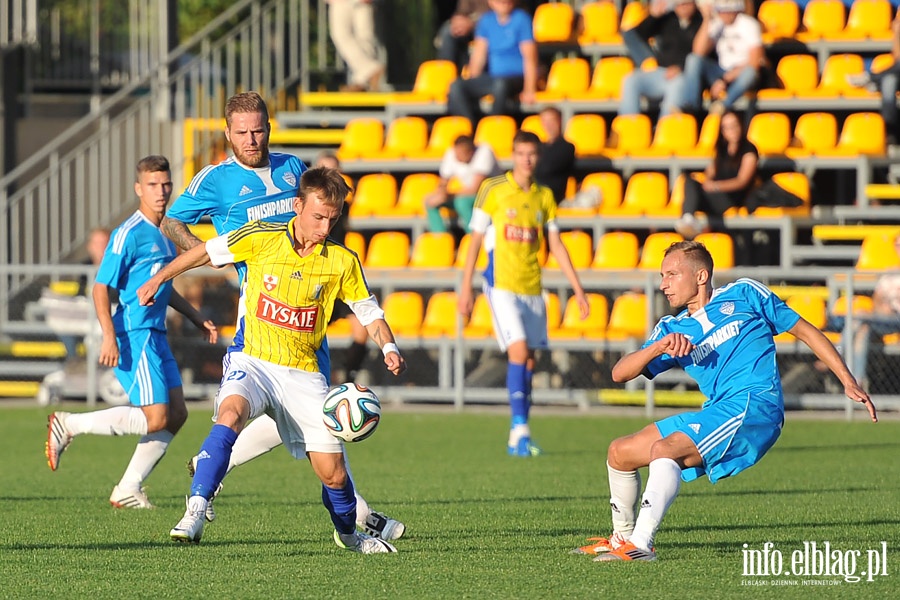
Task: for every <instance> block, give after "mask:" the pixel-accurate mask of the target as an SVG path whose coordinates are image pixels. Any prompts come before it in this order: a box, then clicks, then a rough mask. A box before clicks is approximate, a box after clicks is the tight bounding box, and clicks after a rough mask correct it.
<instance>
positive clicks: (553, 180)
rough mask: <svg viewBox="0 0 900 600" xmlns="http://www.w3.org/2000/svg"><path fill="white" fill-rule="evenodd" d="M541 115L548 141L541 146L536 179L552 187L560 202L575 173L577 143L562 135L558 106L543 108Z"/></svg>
mask: <svg viewBox="0 0 900 600" xmlns="http://www.w3.org/2000/svg"><path fill="white" fill-rule="evenodd" d="M540 115H541V124H542V125H543V126H544V131H545V132H547V141H546V142H544V144H543V145H542V146H541V153H540V155H539V156H538V161H537V165H536V166H535V167H534V180H535V181H537V182H538V183H539V184H541V185H545V186H547V187H548V188H550V189H551V190H552V191H553V199H554V200H556V203H557V204H559V203H560V202H562V201H563V200H565V199H566V186H567V185H568V183H569V177H572V176H573V175H575V145H574V144H573V143H572V142H570V141H568V140H567V139H566V138H564V137H563V135H562V113H560V112H559V109H558V108H556V107H554V106H548V107H546V108H543V109H541V112H540Z"/></svg>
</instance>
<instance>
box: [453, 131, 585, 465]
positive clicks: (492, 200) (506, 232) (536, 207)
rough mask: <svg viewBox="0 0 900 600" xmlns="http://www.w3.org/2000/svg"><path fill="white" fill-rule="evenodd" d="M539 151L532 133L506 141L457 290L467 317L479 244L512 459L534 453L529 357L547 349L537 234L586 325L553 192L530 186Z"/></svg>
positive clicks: (476, 217) (478, 209) (475, 221)
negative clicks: (505, 168) (501, 169)
mask: <svg viewBox="0 0 900 600" xmlns="http://www.w3.org/2000/svg"><path fill="white" fill-rule="evenodd" d="M540 146H541V142H540V140H539V139H538V137H537V136H536V135H535V134H533V133H531V132H527V131H519V132H518V133H516V136H515V137H514V138H513V168H512V171H509V172H507V173H506V174H504V175H499V176H497V177H492V178H490V179H487V180H485V181H484V182H483V183H482V184H481V188H480V189H479V190H478V196H477V197H476V199H475V211H474V212H473V214H472V220H471V222H470V223H469V228H470V230H471V232H472V241H471V245H470V246H469V254H468V255H467V256H466V263H465V266H464V267H463V269H464V270H463V281H462V285H461V287H460V291H459V311H460V312H461V313H462V314H463V315H464V316H469V315H470V314H471V313H472V307H473V305H474V303H473V294H472V275H473V273H474V271H475V262H476V260H477V259H478V253H479V251H480V250H481V244H482V242H483V243H484V245H485V249H486V250H487V254H488V266H487V269H485V271H484V273H483V276H484V286H483V289H484V293H485V294H486V295H487V298H488V302H489V304H490V306H491V316H492V318H493V322H494V332H495V334H496V336H497V341H498V343H499V344H500V349H501V350H505V351H506V355H507V360H508V361H509V367H508V370H507V374H506V387H507V390H508V392H509V404H510V409H511V412H512V425H511V427H510V432H509V441H508V444H507V450H508V452H509V454H511V455H514V456H537V455H538V454H540V453H541V450H540V448H539V447H538V446H537V445H536V444H535V443H534V442H533V441H532V440H531V431H530V429H529V427H528V412H529V408H530V406H531V375H532V372H533V370H534V351H535V350H536V349H541V348H546V347H547V310H546V306H545V305H544V299H543V298H542V296H541V265H540V262H539V255H540V250H541V246H542V241H543V237H544V229H546V230H547V243H548V248H549V250H550V252H551V253H552V254H553V256H554V257H555V258H556V260H557V262H558V263H559V266H560V269H562V272H563V274H564V275H565V276H566V279H568V280H569V283H570V284H571V286H572V290H573V292H574V294H575V298H576V300H577V302H578V307H579V309H580V311H581V318H582V319H585V318H587V316H588V312H589V308H588V302H587V299H586V298H585V295H584V289H583V288H582V287H581V282H580V281H579V280H578V274H577V273H575V268H574V267H573V266H572V260H571V259H570V258H569V252H568V251H567V250H566V247H565V246H564V245H563V243H562V240H561V239H560V237H559V226H558V225H557V223H556V202H555V201H554V199H553V192H551V191H550V188H547V187H544V186H542V185H538V184H537V183H535V181H534V177H533V173H534V166H535V164H536V163H537V158H538V150H539V148H540Z"/></svg>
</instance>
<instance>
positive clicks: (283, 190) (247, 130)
mask: <svg viewBox="0 0 900 600" xmlns="http://www.w3.org/2000/svg"><path fill="white" fill-rule="evenodd" d="M269 130H270V126H269V112H268V109H267V107H266V103H265V102H264V101H263V99H262V98H261V97H260V96H259V94H257V93H256V92H244V93H241V94H235V95H234V96H232V97H231V98H229V99H228V101H227V102H226V104H225V137H226V138H227V140H228V142H229V143H230V144H231V148H232V151H233V152H234V156H233V157H232V158H229V159H227V160H225V161H223V162H221V163H219V164H217V165H209V166H207V167H204V168H203V169H202V170H201V171H200V172H199V173H197V175H195V176H194V178H193V179H192V180H191V183H190V184H189V185H188V187H187V189H186V190H185V191H184V193H183V194H182V195H181V196H179V197H178V198H177V199H176V200H175V202H174V203H173V204H172V207H171V208H170V209H169V211H168V213H167V214H166V218H165V219H164V220H163V223H162V230H163V232H164V233H165V234H166V235H167V236H169V238H170V239H171V240H172V241H173V242H175V244H176V245H178V246H179V247H180V248H181V249H182V250H190V249H191V248H194V247H195V246H197V245H199V244H201V243H202V241H201V240H200V239H199V238H197V237H196V236H195V235H193V234H192V233H191V231H190V230H189V229H188V227H187V224H189V223H197V222H199V221H200V220H201V219H202V218H204V217H209V218H210V219H211V220H212V222H213V225H214V226H215V228H216V232H217V233H219V234H220V235H221V234H224V233H227V232H229V231H233V230H235V229H238V228H239V227H241V226H242V225H245V224H246V223H248V222H250V221H255V220H265V221H271V222H276V223H287V222H288V221H290V220H291V218H293V217H294V216H295V215H296V213H295V212H294V198H295V197H297V196H298V194H299V189H300V176H301V175H302V174H303V172H304V171H306V165H305V164H303V162H301V161H300V160H299V159H298V158H296V157H295V156H292V155H290V154H282V153H279V152H269ZM236 268H237V271H238V276H239V278H240V280H241V284H242V286H243V280H244V276H245V274H246V266H245V265H244V264H243V263H239V264H238V265H236ZM242 307H243V302H241V303H240V304H239V312H238V323H237V329H236V333H235V337H234V342H233V344H232V345H231V347H230V348H229V349H228V354H230V353H231V352H235V351H240V350H241V349H242V348H243V345H244V339H243V335H244V328H243V314H242V313H241V312H240V311H241V310H243V308H242ZM228 354H226V355H225V359H224V361H223V363H224V367H225V368H224V371H227V370H228V360H229V356H228ZM316 356H317V359H318V364H319V368H320V370H321V372H322V374H323V375H325V379H326V381H329V382H330V380H331V360H330V356H329V352H328V343H327V340H325V341H324V342H323V344H322V347H321V349H320V351H319V352H318V353H317V355H316ZM280 444H281V438H280V437H279V435H278V429H277V428H276V426H275V422H274V421H273V420H272V419H271V418H269V417H268V416H266V415H263V416H261V417H259V418H258V419H255V420H254V421H252V422H251V423H250V424H249V425H248V426H247V427H246V428H245V429H244V430H243V431H242V432H241V435H240V437H239V438H238V441H237V443H236V444H235V445H234V449H233V451H232V454H231V460H230V462H229V464H228V471H229V472H230V471H231V469H233V468H234V467H236V466H238V465H242V464H244V463H246V462H248V461H250V460H253V459H254V458H256V457H258V456H260V455H262V454H265V453H267V452H269V451H270V450H272V449H273V448H275V447H277V446H279V445H280ZM345 458H346V457H345ZM195 462H196V457H194V458H192V459H191V462H190V463H189V465H188V467H189V470H190V471H191V472H192V473H193V468H194V467H193V465H194V464H195ZM351 479H352V475H351ZM356 501H357V517H358V520H359V525H360V527H362V528H363V529H365V530H366V531H367V532H368V533H369V534H370V535H374V536H376V537H383V538H385V539H388V540H393V539H398V538H399V537H400V536H402V535H403V532H404V531H405V529H406V527H405V525H404V524H403V523H401V522H400V521H397V520H396V519H391V518H390V517H388V516H387V515H384V514H382V513H379V512H375V511H373V510H371V508H370V507H369V504H368V503H367V502H366V500H365V499H364V498H363V497H362V496H360V495H359V494H358V493H357V496H356ZM206 516H207V519H208V520H210V521H212V520H213V519H215V516H216V513H215V510H214V509H213V503H212V502H210V503H209V504H208V506H207V514H206Z"/></svg>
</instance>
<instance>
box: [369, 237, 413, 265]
mask: <svg viewBox="0 0 900 600" xmlns="http://www.w3.org/2000/svg"><path fill="white" fill-rule="evenodd" d="M364 264H365V266H366V268H367V269H402V268H403V267H405V266H406V265H407V264H409V238H408V237H407V235H406V234H405V233H402V232H400V231H379V232H378V233H376V234H375V235H373V236H372V239H371V240H369V247H368V249H367V251H366V262H365V263H364Z"/></svg>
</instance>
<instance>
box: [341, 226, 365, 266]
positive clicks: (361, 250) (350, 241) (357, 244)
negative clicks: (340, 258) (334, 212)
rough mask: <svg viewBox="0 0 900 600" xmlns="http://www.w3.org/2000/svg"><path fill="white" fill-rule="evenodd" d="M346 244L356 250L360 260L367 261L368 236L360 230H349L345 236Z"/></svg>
mask: <svg viewBox="0 0 900 600" xmlns="http://www.w3.org/2000/svg"><path fill="white" fill-rule="evenodd" d="M344 245H345V246H346V247H347V248H349V249H350V250H353V251H354V252H356V255H357V256H358V257H359V262H361V263H363V264H365V262H366V238H364V237H363V234H361V233H360V232H358V231H348V232H347V234H346V235H345V236H344Z"/></svg>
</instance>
